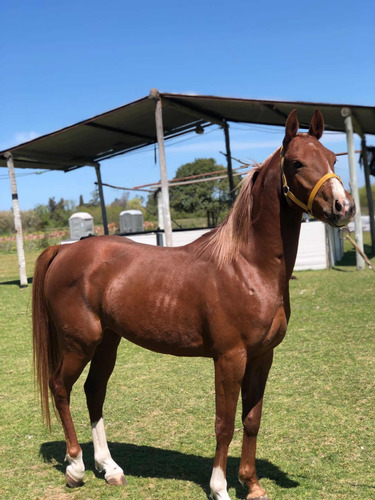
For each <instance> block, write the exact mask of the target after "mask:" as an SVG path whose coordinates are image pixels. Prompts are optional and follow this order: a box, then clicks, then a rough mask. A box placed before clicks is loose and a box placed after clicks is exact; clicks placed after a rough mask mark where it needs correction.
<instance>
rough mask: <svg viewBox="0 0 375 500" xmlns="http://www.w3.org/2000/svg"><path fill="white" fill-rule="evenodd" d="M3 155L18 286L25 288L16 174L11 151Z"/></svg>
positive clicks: (25, 277) (23, 254)
mask: <svg viewBox="0 0 375 500" xmlns="http://www.w3.org/2000/svg"><path fill="white" fill-rule="evenodd" d="M4 156H5V158H6V159H7V166H8V172H9V179H10V188H11V192H12V203H13V217H14V228H15V230H16V245H17V256H18V267H19V273H20V286H21V288H25V287H27V275H26V262H25V252H24V249H23V238H22V222H21V212H20V206H19V203H18V194H17V184H16V176H15V173H14V163H13V156H12V154H11V153H5V155H4Z"/></svg>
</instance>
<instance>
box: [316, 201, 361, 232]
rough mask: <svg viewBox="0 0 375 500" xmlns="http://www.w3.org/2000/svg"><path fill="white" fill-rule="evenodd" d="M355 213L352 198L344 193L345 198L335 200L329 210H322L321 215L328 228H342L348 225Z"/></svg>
mask: <svg viewBox="0 0 375 500" xmlns="http://www.w3.org/2000/svg"><path fill="white" fill-rule="evenodd" d="M355 212H356V208H355V202H354V199H353V197H352V196H351V195H350V194H349V193H346V196H345V198H341V199H339V198H336V199H335V200H334V202H333V204H332V208H331V210H329V211H327V210H324V211H323V214H324V217H325V219H326V221H327V222H328V224H329V225H330V226H333V227H342V226H346V225H347V224H349V222H350V221H351V220H352V219H353V217H354V215H355Z"/></svg>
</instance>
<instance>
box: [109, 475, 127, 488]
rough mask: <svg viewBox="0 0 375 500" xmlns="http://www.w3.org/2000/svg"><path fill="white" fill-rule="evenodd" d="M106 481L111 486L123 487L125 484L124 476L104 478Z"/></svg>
mask: <svg viewBox="0 0 375 500" xmlns="http://www.w3.org/2000/svg"><path fill="white" fill-rule="evenodd" d="M106 481H107V483H108V484H110V485H111V486H125V485H126V484H127V483H126V477H125V476H124V474H118V475H117V476H109V477H106Z"/></svg>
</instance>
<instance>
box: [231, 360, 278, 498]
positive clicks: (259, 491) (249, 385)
mask: <svg viewBox="0 0 375 500" xmlns="http://www.w3.org/2000/svg"><path fill="white" fill-rule="evenodd" d="M272 358H273V351H270V352H268V353H267V354H266V355H265V356H263V357H262V358H260V359H256V360H250V361H249V363H248V365H247V367H246V372H245V376H244V379H243V382H242V421H243V427H244V432H243V442H242V454H241V464H240V470H239V479H240V481H241V483H242V484H246V485H247V486H248V488H249V494H248V495H247V497H246V499H247V500H268V496H267V494H266V491H265V490H264V489H263V488H262V487H261V486H260V484H259V481H258V477H257V473H256V467H255V452H256V441H257V435H258V431H259V426H260V419H261V416H262V404H263V394H264V389H265V387H266V382H267V377H268V373H269V371H270V368H271V365H272Z"/></svg>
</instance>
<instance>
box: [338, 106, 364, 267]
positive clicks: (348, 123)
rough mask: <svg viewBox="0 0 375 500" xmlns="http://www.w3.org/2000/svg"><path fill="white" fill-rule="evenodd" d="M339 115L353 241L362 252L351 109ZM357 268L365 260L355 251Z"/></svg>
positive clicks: (346, 109)
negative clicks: (352, 208) (345, 152)
mask: <svg viewBox="0 0 375 500" xmlns="http://www.w3.org/2000/svg"><path fill="white" fill-rule="evenodd" d="M341 115H342V116H343V117H344V122H345V130H346V142H347V146H348V160H349V170H350V189H351V194H352V196H353V198H354V201H355V205H356V214H355V218H354V227H355V241H356V244H357V245H358V247H359V248H360V250H361V251H362V252H363V234H362V221H361V205H360V201H359V193H358V184H357V170H356V164H355V155H354V140H353V122H352V116H351V111H350V109H349V108H343V109H342V110H341ZM356 263H357V269H364V268H365V261H364V259H363V257H362V256H361V254H360V253H359V252H358V251H356Z"/></svg>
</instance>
